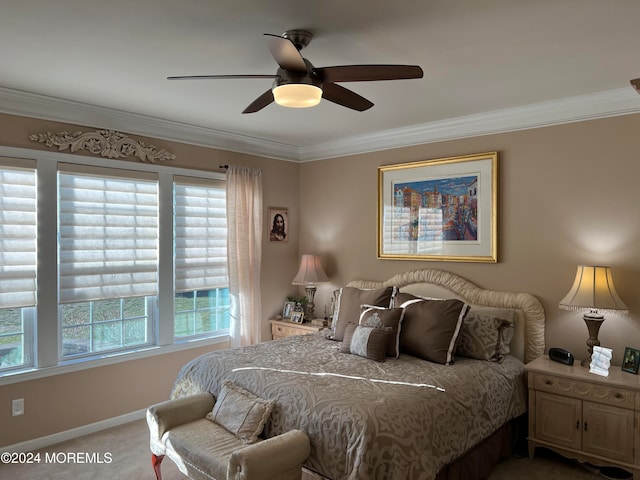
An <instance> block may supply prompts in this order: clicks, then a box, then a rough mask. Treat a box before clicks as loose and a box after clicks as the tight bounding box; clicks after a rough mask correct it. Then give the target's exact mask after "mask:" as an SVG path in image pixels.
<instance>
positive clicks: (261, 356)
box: [171, 332, 526, 480]
mask: <svg viewBox="0 0 640 480" xmlns="http://www.w3.org/2000/svg"><path fill="white" fill-rule="evenodd" d="M338 347H339V344H338V343H336V342H332V341H330V340H326V339H325V338H324V334H323V333H322V332H320V333H318V334H313V335H306V336H300V337H288V338H285V339H283V340H278V341H274V342H266V343H263V344H259V345H254V346H251V347H244V348H239V349H229V350H221V351H216V352H212V353H209V354H205V355H202V356H201V357H199V358H197V359H195V360H193V361H191V362H190V363H188V364H187V365H185V366H184V367H183V369H182V370H181V372H180V374H179V375H178V378H177V380H176V383H175V385H174V388H173V391H172V394H171V396H172V398H175V397H180V396H183V395H188V394H192V393H197V392H201V391H210V392H212V393H213V394H214V395H217V394H218V392H219V390H220V388H221V385H222V381H223V380H224V379H227V378H229V379H231V380H233V381H234V382H236V383H237V384H239V385H241V386H243V387H244V388H246V389H248V390H250V391H252V392H253V393H255V394H256V395H258V396H261V397H263V398H268V399H274V400H276V407H275V409H274V411H273V414H272V416H271V419H270V421H269V423H268V425H267V427H266V434H267V436H273V435H277V434H280V433H282V432H285V431H288V430H291V429H294V428H298V429H301V430H304V431H305V432H307V434H308V435H309V438H310V440H311V456H310V457H309V459H308V461H307V463H306V464H305V466H307V468H309V469H310V470H313V471H315V472H318V473H320V474H321V475H324V476H326V477H328V478H332V479H334V480H339V479H340V480H341V479H349V480H355V479H368V480H374V479H376V480H378V479H379V480H383V479H384V480H387V479H398V480H406V479H412V480H419V479H425V480H430V479H433V478H435V476H436V474H437V472H438V471H439V470H440V469H441V468H442V467H443V466H444V465H446V464H447V463H450V462H451V461H452V460H454V459H455V458H457V457H459V456H460V455H462V454H463V453H464V452H465V451H466V450H467V449H469V448H470V447H472V446H474V445H475V444H476V443H478V442H479V441H480V440H482V439H483V438H485V437H487V436H488V435H489V434H490V433H492V432H493V431H494V430H496V429H497V428H498V427H500V426H501V425H502V424H504V423H505V422H507V421H508V420H510V419H512V418H514V417H516V416H519V415H521V414H522V413H524V412H525V409H526V385H525V381H524V367H523V364H522V363H521V362H520V361H519V360H517V359H516V358H514V357H511V356H507V357H506V358H505V360H504V362H503V363H502V364H497V363H493V362H485V361H480V360H469V359H464V358H460V359H457V361H456V363H455V364H454V365H450V366H444V365H437V364H434V363H429V362H426V361H424V360H419V359H417V358H414V357H411V356H408V355H401V356H400V358H399V359H393V358H388V359H387V361H386V362H384V363H377V362H374V361H372V360H367V359H365V358H361V357H358V356H355V355H350V354H345V353H338Z"/></svg>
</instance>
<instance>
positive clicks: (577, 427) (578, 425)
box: [576, 420, 580, 430]
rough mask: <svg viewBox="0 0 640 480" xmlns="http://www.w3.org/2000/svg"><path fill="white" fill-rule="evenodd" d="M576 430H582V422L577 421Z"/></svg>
mask: <svg viewBox="0 0 640 480" xmlns="http://www.w3.org/2000/svg"><path fill="white" fill-rule="evenodd" d="M576 430H580V420H576Z"/></svg>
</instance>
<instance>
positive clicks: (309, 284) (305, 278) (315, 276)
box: [291, 255, 329, 321]
mask: <svg viewBox="0 0 640 480" xmlns="http://www.w3.org/2000/svg"><path fill="white" fill-rule="evenodd" d="M328 281H329V277H327V274H326V273H324V270H323V269H322V264H321V263H320V257H319V256H318V255H302V259H301V260H300V269H299V270H298V273H297V274H296V276H295V278H294V279H293V281H292V282H291V283H292V284H293V285H304V291H305V293H306V295H307V304H306V305H305V306H304V318H305V320H307V321H311V320H313V318H314V316H313V315H314V314H313V309H314V307H315V304H314V303H313V298H314V297H315V295H316V285H317V284H318V283H323V282H328Z"/></svg>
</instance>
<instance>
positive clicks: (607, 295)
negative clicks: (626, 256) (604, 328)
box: [559, 265, 628, 365]
mask: <svg viewBox="0 0 640 480" xmlns="http://www.w3.org/2000/svg"><path fill="white" fill-rule="evenodd" d="M559 307H560V308H561V309H563V310H574V311H582V312H585V314H584V316H583V317H582V318H583V319H584V321H585V323H586V324H587V329H588V330H589V339H588V340H587V346H588V347H589V359H590V358H591V354H592V353H593V347H594V346H598V345H600V341H599V340H598V332H599V331H600V327H601V325H602V323H603V322H604V315H603V313H611V312H616V313H628V310H627V306H626V305H625V304H624V302H623V301H622V300H621V299H620V297H619V296H618V293H617V292H616V289H615V287H614V286H613V277H612V276H611V268H610V267H589V266H584V265H580V266H579V267H578V271H577V272H576V278H575V280H574V281H573V286H572V287H571V290H569V293H567V295H566V296H565V297H564V298H563V299H562V300H561V301H560V305H559ZM588 363H589V360H587V362H586V365H588ZM584 364H585V362H583V365H584Z"/></svg>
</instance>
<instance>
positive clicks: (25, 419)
mask: <svg viewBox="0 0 640 480" xmlns="http://www.w3.org/2000/svg"><path fill="white" fill-rule="evenodd" d="M65 130H66V131H70V132H75V131H78V130H81V131H91V130H94V128H92V127H80V126H77V125H68V124H61V123H55V122H49V121H44V120H37V119H27V118H23V117H19V116H11V115H0V145H3V146H10V147H18V148H27V149H32V150H49V151H50V149H48V148H47V147H46V146H44V145H41V144H39V143H35V142H31V141H29V139H28V138H29V135H31V134H34V133H40V132H44V131H50V132H54V133H58V132H60V131H65ZM131 136H132V137H134V138H136V139H139V140H143V141H146V142H148V143H151V144H153V145H155V146H157V147H158V148H165V149H167V150H168V151H170V152H171V153H174V154H175V155H176V157H177V158H176V160H175V161H173V162H170V164H171V165H174V166H176V167H182V168H194V169H200V170H210V171H222V170H220V169H219V168H218V166H219V165H223V164H232V165H243V166H248V167H253V168H260V169H261V170H262V172H263V179H262V180H263V190H264V192H263V201H264V215H265V218H266V215H267V208H268V207H270V206H277V207H288V208H289V218H290V220H291V221H292V224H293V225H296V224H297V222H298V217H299V210H298V202H297V199H298V165H297V164H296V163H293V162H284V161H278V160H273V159H268V158H262V157H256V156H251V155H243V154H238V153H233V152H227V151H221V150H215V149H210V148H204V147H198V146H193V145H186V144H181V143H176V142H168V141H163V140H158V139H147V138H144V137H140V136H136V135H131ZM65 153H68V152H65ZM79 153H82V154H86V152H79ZM134 161H135V160H134ZM265 228H266V225H265ZM267 233H268V232H266V231H265V232H264V235H263V238H264V242H263V262H262V285H263V289H262V313H263V317H264V319H265V320H264V322H263V325H262V327H263V328H262V332H263V336H262V338H263V339H270V338H271V336H270V325H269V322H268V321H267V319H268V318H270V317H273V316H274V315H276V314H277V313H279V312H281V311H282V302H283V300H284V297H285V296H286V295H287V294H292V293H296V287H293V286H292V285H291V279H292V278H293V277H294V276H295V274H296V271H297V266H298V236H297V230H295V229H294V231H293V232H291V235H290V239H289V241H288V242H283V243H269V242H268V241H267V240H266V239H267V237H266V235H267ZM211 349H213V348H212V347H209V348H198V349H192V350H187V351H183V352H179V353H173V354H166V355H162V356H159V357H152V358H150V359H145V360H136V361H128V362H123V363H118V364H116V365H110V366H106V367H100V368H94V369H89V370H83V371H81V372H76V373H69V374H65V375H56V376H52V377H48V378H44V379H39V380H32V381H28V382H21V383H17V384H10V385H4V386H0V446H2V445H11V444H15V443H18V442H23V441H27V440H30V439H34V438H38V437H41V436H45V435H50V434H53V433H57V432H60V431H64V430H68V429H71V428H75V427H78V426H81V425H85V424H90V423H94V422H98V421H101V420H105V419H108V418H111V417H115V416H119V415H123V414H126V413H129V412H134V411H137V410H140V409H143V408H146V407H147V406H148V405H150V404H152V403H155V402H158V401H162V400H165V399H167V398H168V395H169V390H170V388H171V384H172V381H173V379H174V378H175V375H176V373H177V372H178V370H179V368H180V367H181V366H182V365H184V363H186V362H187V361H188V360H189V359H191V358H194V357H195V356H197V355H199V354H201V353H204V352H205V351H206V350H211ZM15 398H24V399H25V411H26V414H25V415H24V416H20V417H11V400H12V399H15Z"/></svg>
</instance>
